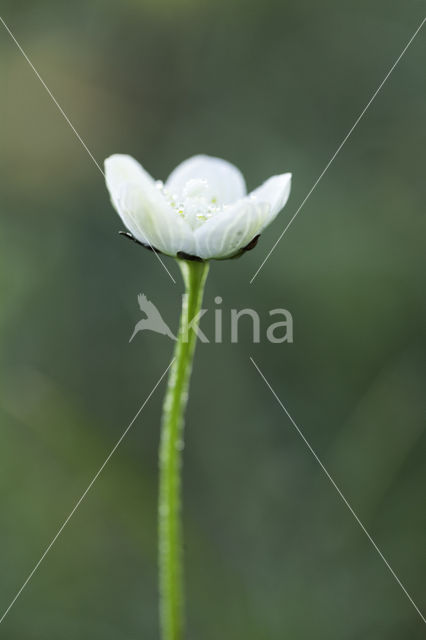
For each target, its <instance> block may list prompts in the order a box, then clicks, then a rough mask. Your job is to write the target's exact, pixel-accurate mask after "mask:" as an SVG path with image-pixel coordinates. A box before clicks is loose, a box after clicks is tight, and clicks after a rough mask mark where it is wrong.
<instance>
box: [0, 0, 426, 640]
mask: <svg viewBox="0 0 426 640" xmlns="http://www.w3.org/2000/svg"><path fill="white" fill-rule="evenodd" d="M423 14H424V4H423V3H422V2H420V1H413V2H411V1H410V2H395V3H389V2H386V1H385V0H376V1H375V2H374V3H372V2H366V1H365V0H361V1H360V2H347V1H342V0H325V1H324V2H321V3H319V2H315V1H314V0H300V1H298V2H287V1H282V0H276V1H274V0H265V1H264V2H252V1H243V0H226V1H225V0H201V1H197V0H185V1H183V2H177V1H173V0H150V1H146V2H136V1H134V0H120V2H118V1H115V2H113V1H111V0H109V1H108V0H103V1H102V2H101V1H99V0H98V1H95V0H88V1H85V2H81V1H76V2H72V3H71V2H65V1H63V0H55V2H53V1H52V0H49V1H46V0H38V2H29V1H25V2H24V1H21V2H15V1H14V2H12V1H11V0H3V2H2V17H3V18H4V20H5V21H6V22H7V24H8V25H9V27H10V28H11V30H12V31H13V33H14V34H15V36H16V38H17V39H18V41H19V42H20V43H21V45H22V46H23V48H24V50H25V51H26V52H27V54H28V55H29V57H30V58H31V60H32V61H33V63H34V65H35V66H36V67H37V69H38V70H39V71H40V73H41V75H42V76H43V78H44V80H45V81H46V83H47V84H48V86H49V87H50V89H51V90H52V92H53V93H54V94H55V96H56V97H57V99H58V100H59V102H60V104H61V105H62V106H63V108H64V110H65V112H66V113H67V114H68V116H69V118H70V119H71V121H72V122H73V124H74V125H75V127H76V128H77V130H78V131H79V133H80V134H81V136H82V137H83V139H84V140H85V142H86V144H87V145H88V147H89V148H90V149H91V151H92V153H93V154H94V156H95V157H96V159H97V160H98V161H99V162H102V160H103V158H104V157H106V156H107V155H109V154H111V153H114V152H126V153H130V154H132V155H134V156H136V157H137V158H138V159H140V160H141V162H142V163H143V164H144V165H145V167H146V168H147V169H148V170H149V171H150V172H151V173H152V174H153V175H154V176H155V177H157V178H165V177H166V176H167V175H168V173H169V172H170V171H171V169H172V168H173V167H174V166H175V165H176V164H177V163H179V162H180V161H181V160H182V159H184V158H186V157H188V156H190V155H192V154H194V153H199V152H203V153H208V154H211V155H218V156H222V157H225V158H227V159H229V160H231V161H232V162H234V163H235V164H237V165H238V166H239V167H241V169H242V170H243V172H244V174H245V176H246V178H247V183H248V186H249V188H253V187H255V186H257V185H258V184H259V183H261V182H262V181H263V180H264V179H266V178H267V177H269V176H270V175H272V174H274V173H279V172H283V171H288V170H290V171H292V172H293V175H294V182H293V191H292V195H291V199H290V201H289V204H288V205H287V207H286V209H285V211H284V212H283V213H282V214H281V216H280V217H279V219H278V220H277V221H276V222H275V223H274V225H273V226H272V227H270V228H269V229H268V230H267V231H266V232H265V234H264V236H263V237H262V238H261V241H260V242H259V245H258V247H257V248H256V250H255V251H252V252H251V253H249V254H247V255H246V256H244V257H243V258H242V259H240V260H237V261H233V262H220V263H214V264H213V265H212V269H211V272H210V276H209V281H208V286H207V291H206V299H205V303H206V305H205V306H207V307H208V308H210V309H212V307H214V303H213V300H214V297H215V296H218V295H220V296H221V297H222V298H223V304H222V308H223V313H224V318H225V325H224V326H225V329H224V336H225V337H224V343H223V344H221V345H214V344H206V345H199V348H198V351H197V359H196V360H197V361H196V365H195V370H194V375H193V384H192V394H191V399H190V405H189V409H188V414H187V430H186V447H185V468H184V494H185V512H184V523H185V531H186V540H185V566H186V584H187V620H188V638H189V639H192V640H199V639H202V640H218V638H220V639H230V640H231V639H232V640H235V639H241V640H242V639H244V640H260V639H261V640H263V639H268V640H283V639H286V638H291V640H307V639H310V638H313V637H315V638H316V639H317V640H323V639H324V640H342V638H344V639H345V640H356V639H360V638H362V639H363V640H370V639H371V640H384V639H386V640H400V639H404V640H405V639H407V638H410V639H412V640H416V639H417V638H422V637H424V624H423V622H422V620H421V619H420V617H419V615H418V614H417V613H416V611H415V610H414V608H413V607H412V606H411V604H410V602H409V601H408V599H407V598H406V597H405V595H404V593H403V592H402V590H401V589H400V587H399V586H398V585H397V584H396V582H395V580H394V579H393V578H392V576H391V575H390V573H389V571H388V569H387V568H386V566H385V564H384V563H383V562H382V560H381V559H380V558H379V556H378V554H377V553H376V551H375V550H374V549H373V548H372V546H371V544H370V543H369V541H368V540H367V538H366V536H365V535H364V533H363V532H362V531H361V529H360V528H359V526H358V525H357V523H356V522H355V521H354V519H353V517H352V515H351V514H350V513H349V512H348V510H347V508H346V507H345V505H344V504H343V502H342V501H341V499H340V498H339V496H338V495H337V493H336V491H335V490H334V488H333V487H332V486H331V484H330V483H329V481H328V480H327V479H326V477H325V476H324V474H323V472H322V470H321V468H320V467H319V465H318V464H317V462H316V461H315V460H314V459H313V458H312V456H311V454H310V453H309V451H308V450H307V447H306V445H305V444H304V443H303V442H302V440H301V439H300V437H299V436H298V435H297V433H296V431H295V429H294V428H293V427H292V425H291V424H290V423H289V420H288V419H287V418H286V416H285V414H284V412H283V411H282V409H281V408H280V407H279V405H278V404H277V402H276V401H275V400H274V398H273V396H272V394H271V393H270V391H269V390H268V389H267V388H266V386H265V384H264V382H263V381H262V380H261V378H260V377H259V375H258V373H257V372H256V370H255V369H254V367H253V366H252V364H251V363H250V361H249V356H250V355H252V356H253V357H254V358H255V360H256V361H257V363H258V365H259V366H260V368H261V369H262V370H263V372H264V374H265V376H266V377H267V378H268V379H269V381H270V383H271V384H272V386H273V388H274V389H275V390H276V392H277V393H278V394H279V396H280V397H281V399H282V401H283V403H284V404H285V405H286V406H287V407H288V410H289V411H290V413H291V414H292V415H293V417H294V419H295V420H296V422H297V423H298V424H299V425H300V427H301V428H302V429H303V431H304V433H305V435H306V437H307V438H308V440H309V441H310V442H311V444H312V446H313V447H314V449H315V450H316V451H317V452H318V454H319V456H320V457H321V459H322V460H323V461H324V464H325V466H326V467H327V469H328V470H329V471H330V473H331V474H332V475H333V477H334V478H335V480H336V482H337V484H338V485H339V486H340V487H341V489H342V490H343V492H344V494H345V495H346V496H347V498H348V500H349V501H350V502H351V504H352V506H353V508H354V509H355V511H356V512H357V513H358V514H359V516H360V518H361V519H362V521H363V522H364V523H365V525H366V527H367V528H368V530H369V531H370V532H371V534H372V536H373V537H374V539H375V540H376V542H377V544H378V545H379V547H380V548H381V549H382V551H383V553H384V555H385V556H386V558H388V559H389V561H390V563H391V565H392V567H393V568H394V570H395V571H396V573H397V574H398V576H399V577H400V579H401V580H402V582H403V583H404V584H405V586H406V588H407V589H408V591H409V592H410V594H411V595H412V597H413V598H414V600H415V601H416V603H417V604H418V606H419V607H420V608H421V609H423V611H424V607H425V605H426V582H425V569H426V555H425V549H426V545H425V525H426V514H425V510H424V495H425V481H426V468H425V464H424V456H425V448H426V437H425V417H426V394H425V383H426V361H425V347H426V328H425V311H426V309H425V306H426V305H425V289H426V270H425V232H426V217H425V201H426V181H425V164H426V163H425V159H426V152H425V148H426V144H425V143H426V134H425V121H424V113H425V98H426V86H425V75H424V60H425V53H426V41H425V36H426V33H425V32H422V33H420V34H419V36H418V37H417V39H416V40H415V41H414V43H413V44H412V46H411V48H410V49H409V51H408V52H407V54H406V56H405V57H404V58H403V59H402V61H401V62H400V64H399V66H398V67H397V69H396V70H395V72H394V74H393V75H392V76H391V78H390V79H389V81H388V83H387V84H386V85H385V87H384V88H383V90H382V92H381V93H380V95H379V96H378V97H377V99H376V100H375V102H374V104H373V105H372V106H371V109H370V110H369V111H368V113H367V114H366V115H365V117H364V118H363V120H362V121H361V123H360V124H359V126H358V128H357V129H356V131H355V132H354V133H353V135H352V137H351V138H350V140H349V141H348V143H347V144H346V146H345V147H344V148H343V150H342V152H341V153H340V155H339V156H338V157H337V159H336V161H335V162H334V164H333V166H332V167H331V168H330V170H329V171H328V173H327V174H326V175H325V177H324V178H323V180H322V182H321V183H320V185H319V186H318V188H317V189H316V191H315V192H314V193H313V194H312V196H311V198H310V199H309V201H308V202H307V203H306V205H305V206H304V208H303V210H302V211H301V212H300V214H299V216H298V218H297V219H296V221H295V222H294V224H293V226H292V227H291V229H290V230H289V231H288V233H287V234H286V236H285V237H284V238H283V239H282V241H281V242H280V244H279V245H278V247H277V248H276V250H275V251H274V253H273V254H272V256H271V257H270V259H269V260H268V262H267V263H266V265H265V266H264V268H263V270H262V271H261V273H260V274H259V276H258V277H257V279H256V280H255V281H254V283H253V284H251V285H250V284H249V280H250V278H251V277H252V275H253V273H254V272H255V270H256V269H257V268H258V266H259V265H260V263H261V261H262V260H263V258H264V256H265V255H266V252H267V251H269V249H270V248H271V246H272V245H273V243H274V242H275V240H276V238H277V236H278V234H279V233H280V232H281V231H282V229H283V228H284V226H285V224H286V222H287V221H288V220H289V219H290V217H291V215H292V214H293V213H294V212H295V210H296V208H297V206H298V205H299V203H300V202H301V201H302V199H303V198H304V197H305V195H306V193H307V192H308V190H309V189H310V187H311V186H312V184H313V182H314V181H315V180H316V178H317V177H318V175H319V173H320V172H321V171H322V169H323V168H324V166H325V164H326V163H327V161H328V159H329V158H330V156H331V155H332V154H333V153H334V151H335V150H336V148H337V146H338V144H339V143H340V141H341V140H342V138H343V137H344V135H345V134H346V132H347V131H348V130H349V128H350V126H351V125H352V124H353V122H354V120H355V118H356V117H357V116H358V115H359V113H360V111H361V110H362V108H363V107H364V105H365V104H366V102H367V100H368V99H369V97H370V96H371V94H372V93H373V91H374V90H375V89H376V88H377V86H378V84H379V83H380V81H381V80H382V79H383V77H384V75H385V73H386V72H387V71H388V69H389V67H390V66H391V64H392V63H393V61H394V60H395V59H396V57H397V56H398V55H399V53H400V51H401V50H402V48H403V46H404V45H405V43H406V42H407V40H408V39H409V37H410V36H411V34H412V33H413V32H414V30H415V29H416V27H417V26H418V24H419V22H420V20H421V19H422V17H423ZM0 69H1V100H0V131H1V151H0V163H1V168H0V212H1V235H0V291H1V306H0V309H1V310H0V341H1V384H0V416H1V447H0V470H1V471H0V476H1V482H0V493H1V514H2V517H1V530H0V539H1V545H0V567H1V570H0V575H1V578H0V598H1V600H0V602H1V607H0V608H1V610H2V611H3V610H4V609H6V607H7V606H8V604H9V603H10V601H11V600H12V598H13V596H14V595H15V593H16V592H17V590H18V588H19V587H20V586H21V584H22V583H23V582H24V580H25V578H26V577H27V575H28V574H29V572H30V570H31V569H32V568H33V566H34V565H35V563H36V561H37V560H38V559H39V557H40V556H41V554H42V552H43V550H44V549H45V548H46V546H47V545H48V543H49V542H50V540H51V539H52V538H53V536H54V534H55V533H56V531H57V530H58V528H59V526H60V525H61V523H62V522H63V520H64V519H65V517H66V516H67V515H68V514H69V512H70V511H71V509H72V507H73V506H74V504H75V502H76V501H77V499H78V498H79V497H80V495H81V494H82V493H83V491H84V489H85V488H86V487H87V485H88V484H89V482H90V480H91V479H92V477H93V475H94V474H95V472H96V471H97V470H98V468H99V467H100V465H101V464H102V462H103V461H104V459H105V457H106V456H107V454H108V453H109V451H110V450H111V448H112V446H113V445H114V443H115V442H116V441H117V439H118V438H119V436H120V435H121V433H122V432H123V430H124V428H125V427H126V426H127V424H128V423H129V421H130V420H131V418H132V417H133V415H134V414H135V413H136V411H137V409H138V408H139V407H140V405H141V404H142V402H143V401H144V400H145V398H146V396H147V395H148V393H149V392H150V391H151V389H152V388H153V386H154V385H155V383H156V382H157V380H158V378H159V377H160V375H161V374H162V373H163V371H164V369H165V367H166V366H167V364H168V362H169V360H170V356H171V351H172V343H171V341H169V340H168V339H167V338H165V337H163V336H159V335H154V334H148V333H144V334H139V335H138V336H137V338H136V339H135V340H134V342H133V343H132V344H131V345H129V344H128V338H129V336H130V333H131V331H132V329H133V326H134V324H135V323H136V321H137V320H138V319H139V317H140V314H139V310H138V306H137V299H136V296H137V294H138V293H139V292H141V291H142V292H144V293H145V294H146V295H147V296H148V298H150V299H151V300H153V301H154V302H155V303H156V304H157V306H158V307H159V308H160V309H161V311H162V313H163V315H164V318H165V319H166V320H167V321H168V322H169V323H170V325H171V326H172V327H176V324H177V321H178V311H179V303H180V295H181V292H182V287H181V283H180V280H179V278H178V276H179V274H178V270H177V269H176V266H175V264H174V263H173V261H172V260H167V266H168V268H169V269H170V270H171V271H172V273H173V274H174V276H175V278H176V279H177V281H178V284H177V285H176V286H173V284H172V282H171V281H170V279H169V278H168V276H167V274H166V273H165V272H164V271H163V269H162V268H161V266H160V265H159V263H158V262H157V260H156V259H155V258H154V257H153V255H152V254H150V253H149V252H147V251H144V250H143V249H141V248H139V247H137V246H136V245H133V244H131V243H129V242H126V241H125V240H122V239H120V238H119V237H118V236H117V231H118V230H119V229H120V228H122V227H121V225H120V221H119V219H118V217H117V215H116V214H115V213H114V211H113V209H112V207H111V206H110V203H109V199H108V196H107V192H106V189H105V187H104V184H103V178H102V175H101V174H100V173H99V171H98V169H97V168H96V166H95V165H94V163H93V162H92V160H91V159H90V158H89V156H88V155H87V153H86V152H85V150H84V149H83V148H82V146H81V144H80V143H79V142H78V140H77V139H76V138H75V136H74V134H73V133H72V131H71V129H70V128H69V126H68V125H67V123H66V122H65V120H64V119H63V117H62V116H61V114H60V113H59V112H58V110H57V108H56V107H55V105H54V104H53V102H52V100H51V99H50V98H49V96H48V95H47V93H46V91H45V90H44V89H43V87H42V85H41V84H40V82H39V80H38V79H37V78H36V77H35V75H34V73H33V71H32V70H31V68H30V67H29V65H28V64H27V62H26V61H25V59H24V58H23V56H22V55H21V53H20V52H19V51H18V49H17V47H16V45H15V44H14V43H13V41H12V40H11V38H10V37H9V36H8V34H7V33H6V31H5V29H4V28H3V27H2V26H1V25H0ZM244 307H252V308H254V309H256V310H258V312H259V314H260V315H261V317H262V323H263V322H264V323H265V324H262V327H264V328H265V329H266V326H267V323H268V310H269V309H271V308H277V307H284V308H287V309H289V310H290V311H291V313H292V315H293V318H294V344H291V345H290V344H281V345H271V344H269V343H268V342H267V341H266V340H265V338H264V330H265V329H263V330H262V331H263V337H262V341H261V343H260V344H253V343H252V340H251V331H250V327H249V323H246V325H245V327H244V328H243V327H242V331H241V334H240V335H241V338H240V341H239V343H238V344H230V341H229V329H228V328H227V324H226V322H227V319H229V313H230V309H231V308H236V309H241V308H244ZM242 324H243V323H242ZM202 326H203V328H204V330H205V332H206V333H207V334H208V335H210V336H211V335H212V314H210V315H209V314H207V316H206V317H205V318H204V320H203V325H202ZM163 392H164V384H163V385H162V386H161V388H159V389H158V390H157V391H156V392H155V393H154V395H153V396H152V398H151V400H150V401H149V403H148V405H147V406H146V407H145V408H144V410H143V413H142V415H141V416H140V418H139V419H138V420H137V422H136V423H135V425H134V426H133V428H132V430H131V431H130V432H129V433H128V435H127V437H126V439H125V441H124V442H123V443H122V445H121V446H120V448H119V449H118V451H117V452H116V454H115V455H114V456H113V458H112V460H111V461H110V463H109V464H108V465H107V467H106V468H105V470H104V472H103V473H102V475H101V476H100V477H99V479H98V481H97V482H96V484H95V486H94V487H93V489H92V490H91V492H90V493H89V494H88V496H87V498H86V499H85V501H84V502H83V504H81V506H80V508H79V509H78V510H77V512H76V513H75V515H74V516H73V518H72V520H71V521H70V522H69V524H68V526H67V527H66V529H65V530H64V531H63V533H62V534H61V536H60V538H59V539H58V540H57V543H56V544H55V546H54V547H53V548H52V550H51V551H50V553H49V554H48V556H47V557H46V559H45V560H44V562H43V563H42V565H41V566H40V568H39V570H38V571H37V573H36V574H35V575H34V577H33V579H32V580H31V582H30V583H29V584H28V586H27V587H26V589H25V590H24V592H23V593H22V595H21V596H20V598H19V599H18V600H17V602H16V604H15V606H14V607H13V608H12V609H11V611H10V613H9V614H8V616H7V617H6V618H5V620H4V622H3V623H2V624H1V626H0V636H1V637H2V638H7V639H8V640H15V639H19V640H36V639H41V638H42V639H43V640H57V639H58V638H61V639H63V640H68V639H71V638H72V639H75V638H81V639H84V638H90V640H101V639H102V640H133V639H134V638H144V639H146V640H155V639H157V638H158V637H159V632H158V624H157V578H156V495H157V445H158V438H159V416H160V411H161V402H162V395H163Z"/></svg>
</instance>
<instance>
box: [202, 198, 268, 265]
mask: <svg viewBox="0 0 426 640" xmlns="http://www.w3.org/2000/svg"><path fill="white" fill-rule="evenodd" d="M268 215H269V205H268V204H267V203H265V202H253V201H251V200H250V199H249V198H243V199H241V200H239V201H238V202H237V203H235V204H234V205H233V206H231V207H229V208H226V209H224V210H223V211H221V212H219V213H217V214H216V215H215V216H214V217H213V218H210V220H208V221H207V222H205V223H204V224H203V225H202V226H201V227H199V228H198V229H197V230H196V231H195V234H194V235H195V254H196V255H197V256H199V257H200V258H203V259H205V260H208V259H210V258H230V257H232V256H234V255H235V254H236V253H238V251H239V250H240V249H243V248H244V247H245V246H247V245H248V244H249V242H251V240H253V238H254V237H255V236H257V235H258V234H259V233H260V231H261V230H262V228H263V226H264V223H265V219H266V218H267V217H268Z"/></svg>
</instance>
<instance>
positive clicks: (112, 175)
mask: <svg viewBox="0 0 426 640" xmlns="http://www.w3.org/2000/svg"><path fill="white" fill-rule="evenodd" d="M105 178H106V183H107V187H108V190H109V192H110V194H111V200H112V202H113V204H114V206H115V208H116V210H117V212H118V213H119V215H120V217H121V219H122V220H123V222H124V224H125V225H126V227H127V228H128V229H129V231H130V232H131V233H132V234H133V235H134V236H135V238H137V239H138V240H139V241H140V242H143V243H144V244H148V245H150V246H152V247H154V248H155V249H158V250H159V251H162V252H164V253H167V254H169V255H176V253H177V252H178V251H184V252H185V253H192V250H193V247H194V241H193V233H192V230H191V228H190V227H189V225H188V224H187V223H186V222H185V220H183V219H182V218H181V217H180V216H179V214H178V213H177V212H176V211H175V210H174V209H173V208H172V207H171V206H170V205H169V203H168V202H167V200H166V199H165V198H164V196H163V194H162V192H161V191H160V190H159V189H158V188H157V187H156V185H155V182H154V180H153V178H152V177H151V176H150V175H149V174H148V173H147V172H146V171H145V170H144V169H143V168H142V167H141V165H140V164H139V163H138V162H136V160H134V159H133V158H131V157H130V156H125V155H114V156H111V157H109V158H107V160H106V161H105Z"/></svg>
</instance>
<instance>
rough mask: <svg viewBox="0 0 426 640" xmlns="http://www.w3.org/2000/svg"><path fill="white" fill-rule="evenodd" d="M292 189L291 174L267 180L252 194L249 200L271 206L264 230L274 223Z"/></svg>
mask: <svg viewBox="0 0 426 640" xmlns="http://www.w3.org/2000/svg"><path fill="white" fill-rule="evenodd" d="M290 189H291V173H283V174H281V175H278V176H272V178H269V180H266V182H264V183H263V184H262V185H261V186H260V187H258V188H257V189H255V190H254V191H252V192H251V193H250V195H249V198H252V199H254V200H255V201H256V202H259V203H260V202H267V203H268V204H269V207H270V209H269V214H268V216H267V219H266V220H265V223H264V226H263V228H265V227H266V226H267V225H268V224H269V223H270V222H272V220H274V219H275V218H276V217H277V215H278V214H279V212H280V211H281V209H282V208H283V207H284V205H285V204H286V202H287V200H288V197H289V195H290Z"/></svg>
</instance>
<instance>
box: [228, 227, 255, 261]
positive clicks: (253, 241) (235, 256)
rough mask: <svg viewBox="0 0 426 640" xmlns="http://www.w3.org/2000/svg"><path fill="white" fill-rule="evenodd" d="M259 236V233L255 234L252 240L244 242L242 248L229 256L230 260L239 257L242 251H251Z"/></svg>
mask: <svg viewBox="0 0 426 640" xmlns="http://www.w3.org/2000/svg"><path fill="white" fill-rule="evenodd" d="M259 238H260V233H259V234H258V235H257V236H254V238H253V240H250V242H249V243H248V244H246V246H245V247H243V248H242V249H240V250H239V251H238V253H236V254H235V255H233V256H231V258H230V259H231V260H234V259H235V258H241V256H242V255H243V253H245V252H246V251H251V250H252V249H254V248H255V246H256V245H257V243H258V240H259Z"/></svg>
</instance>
